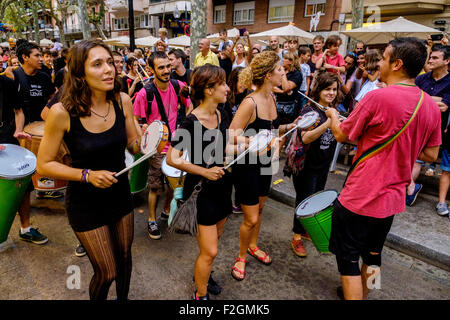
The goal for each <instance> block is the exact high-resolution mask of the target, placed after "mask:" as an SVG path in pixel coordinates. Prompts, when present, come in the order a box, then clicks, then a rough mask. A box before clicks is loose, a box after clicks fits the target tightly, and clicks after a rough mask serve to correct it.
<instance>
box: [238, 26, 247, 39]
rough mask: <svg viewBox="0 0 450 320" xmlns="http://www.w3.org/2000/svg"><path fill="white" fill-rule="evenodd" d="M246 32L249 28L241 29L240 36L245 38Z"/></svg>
mask: <svg viewBox="0 0 450 320" xmlns="http://www.w3.org/2000/svg"><path fill="white" fill-rule="evenodd" d="M245 31H247V28H242V29H239V36H241V37H243V36H244V33H245Z"/></svg>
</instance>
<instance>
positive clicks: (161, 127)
mask: <svg viewBox="0 0 450 320" xmlns="http://www.w3.org/2000/svg"><path fill="white" fill-rule="evenodd" d="M155 122H156V123H157V124H158V125H159V133H160V135H159V137H158V142H157V143H156V146H155V150H158V146H159V144H160V143H161V140H162V138H163V134H164V123H163V122H162V121H161V120H154V121H152V122H151V123H150V124H149V125H148V127H147V129H146V130H145V132H144V135H145V134H146V133H147V130H148V128H150V125H151V124H152V123H155ZM141 152H142V153H143V154H144V155H145V154H147V153H149V152H152V150H149V151H148V152H144V148H142V141H141Z"/></svg>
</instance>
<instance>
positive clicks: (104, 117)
mask: <svg viewBox="0 0 450 320" xmlns="http://www.w3.org/2000/svg"><path fill="white" fill-rule="evenodd" d="M110 109H111V103H108V112H107V113H106V114H105V115H104V116H102V115H100V114H98V113H97V112H95V111H94V110H93V109H92V108H91V111H92V113H93V114H95V115H96V116H97V117H100V118H103V120H105V122H106V118H107V117H108V115H109V110H110Z"/></svg>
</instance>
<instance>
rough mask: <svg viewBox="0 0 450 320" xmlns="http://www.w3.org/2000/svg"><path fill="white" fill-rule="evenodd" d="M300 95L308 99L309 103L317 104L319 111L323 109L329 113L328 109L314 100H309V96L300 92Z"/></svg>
mask: <svg viewBox="0 0 450 320" xmlns="http://www.w3.org/2000/svg"><path fill="white" fill-rule="evenodd" d="M298 93H300V94H301V95H302V96H304V97H305V98H306V99H308V100H309V101H311V102H313V103H315V104H316V106H318V107H319V109H321V110H322V111H327V109H328V108H326V107H324V106H323V105H321V104H319V103H317V102H315V101H314V100H313V99H311V98H309V97H308V96H306V95H305V94H303V93H302V92H301V91H298Z"/></svg>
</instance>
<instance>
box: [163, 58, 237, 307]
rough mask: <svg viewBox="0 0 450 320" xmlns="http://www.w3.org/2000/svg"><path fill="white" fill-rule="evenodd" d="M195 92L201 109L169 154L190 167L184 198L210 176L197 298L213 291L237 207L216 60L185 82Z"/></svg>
mask: <svg viewBox="0 0 450 320" xmlns="http://www.w3.org/2000/svg"><path fill="white" fill-rule="evenodd" d="M189 91H190V97H191V99H192V100H193V102H194V105H196V108H195V109H194V110H193V111H192V112H191V113H190V114H189V115H188V116H187V117H186V119H185V120H184V121H183V123H182V125H181V126H180V128H179V129H178V130H177V133H176V136H175V137H174V139H173V143H172V144H173V147H170V149H169V152H168V154H167V162H168V164H169V165H170V166H173V167H176V168H178V169H180V170H182V171H185V172H187V175H186V179H185V182H184V189H183V198H184V200H187V199H188V198H189V197H190V195H191V194H192V192H193V191H194V187H195V186H196V185H197V184H198V183H199V182H200V180H201V179H202V178H205V179H207V180H204V182H203V185H202V190H201V191H200V193H199V195H198V198H197V223H198V236H197V242H198V246H199V249H200V253H199V255H198V256H197V259H196V261H195V268H194V279H195V284H196V287H197V290H195V291H194V299H195V300H208V299H209V296H208V293H207V291H210V292H211V290H210V286H211V285H214V284H215V282H214V280H212V278H211V276H210V274H211V268H212V265H213V262H214V259H215V257H216V256H217V247H218V240H219V237H220V235H221V234H222V229H223V226H224V225H225V222H226V220H227V217H228V215H229V214H231V211H232V204H231V187H232V180H231V175H230V174H229V173H228V172H225V171H224V170H223V165H224V159H223V155H224V154H225V153H224V151H225V146H226V141H225V139H226V130H227V128H228V127H229V124H230V119H229V118H228V116H227V113H226V112H224V111H223V110H220V109H218V108H217V105H218V104H219V103H224V102H225V101H226V99H227V93H228V92H229V88H228V86H227V84H226V78H225V71H224V70H223V69H221V68H219V67H216V66H212V65H205V66H202V67H199V68H197V69H195V70H194V71H193V73H192V74H191V86H190V90H189V89H188V88H187V87H185V88H183V89H182V93H183V94H187V92H189ZM216 128H218V129H219V130H217V129H216ZM211 146H214V147H215V148H214V149H212V148H211ZM208 150H209V152H208ZM183 152H188V154H189V159H190V162H188V161H186V160H184V159H182V153H183ZM207 167H208V168H207ZM208 278H209V280H208ZM219 293H220V290H219ZM216 294H217V293H216Z"/></svg>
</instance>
